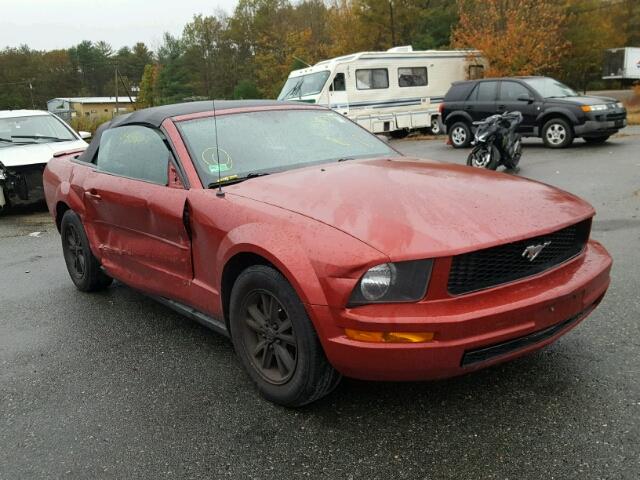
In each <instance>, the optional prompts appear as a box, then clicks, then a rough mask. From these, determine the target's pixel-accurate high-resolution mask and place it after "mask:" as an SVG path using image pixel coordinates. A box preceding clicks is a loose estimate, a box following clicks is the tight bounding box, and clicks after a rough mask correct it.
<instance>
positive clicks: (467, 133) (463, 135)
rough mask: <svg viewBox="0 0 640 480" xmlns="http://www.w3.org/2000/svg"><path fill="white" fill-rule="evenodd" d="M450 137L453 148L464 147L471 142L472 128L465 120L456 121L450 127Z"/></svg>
mask: <svg viewBox="0 0 640 480" xmlns="http://www.w3.org/2000/svg"><path fill="white" fill-rule="evenodd" d="M449 139H450V140H451V145H453V148H464V147H467V146H469V144H470V143H471V128H469V125H467V124H466V123H465V122H456V123H454V124H453V125H451V128H450V129H449Z"/></svg>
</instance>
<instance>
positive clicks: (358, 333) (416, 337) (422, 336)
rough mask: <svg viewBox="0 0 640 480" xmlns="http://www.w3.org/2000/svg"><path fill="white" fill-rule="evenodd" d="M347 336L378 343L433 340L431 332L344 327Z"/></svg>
mask: <svg viewBox="0 0 640 480" xmlns="http://www.w3.org/2000/svg"><path fill="white" fill-rule="evenodd" d="M345 333H346V334H347V337H349V338H350V339H352V340H359V341H361V342H379V343H420V342H430V341H432V340H433V337H434V334H433V332H369V331H366V330H355V329H353V328H347V329H345Z"/></svg>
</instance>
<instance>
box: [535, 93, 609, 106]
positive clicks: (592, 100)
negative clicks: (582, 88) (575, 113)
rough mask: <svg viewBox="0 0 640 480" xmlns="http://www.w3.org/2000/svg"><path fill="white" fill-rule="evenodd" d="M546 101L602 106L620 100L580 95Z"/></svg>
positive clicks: (547, 100)
mask: <svg viewBox="0 0 640 480" xmlns="http://www.w3.org/2000/svg"><path fill="white" fill-rule="evenodd" d="M545 101H546V102H550V103H562V104H571V105H602V104H603V103H616V102H617V101H618V100H616V99H615V98H611V97H590V96H582V95H580V96H575V97H562V98H547V99H545Z"/></svg>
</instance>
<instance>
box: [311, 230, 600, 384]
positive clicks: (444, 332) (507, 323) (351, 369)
mask: <svg viewBox="0 0 640 480" xmlns="http://www.w3.org/2000/svg"><path fill="white" fill-rule="evenodd" d="M610 269H611V258H610V256H609V255H608V253H607V252H606V250H605V249H604V247H602V246H601V245H600V244H599V243H597V242H594V241H590V242H589V243H588V244H587V247H586V249H585V251H584V252H583V253H582V254H581V255H580V256H579V257H577V258H575V259H573V260H570V261H569V262H567V263H565V264H563V265H561V266H559V267H556V268H555V269H553V270H550V271H547V272H544V273H542V274H540V275H537V276H534V277H530V278H527V279H523V280H520V281H517V282H514V283H510V284H506V285H502V286H499V287H495V288H491V289H487V290H483V291H480V292H476V293H472V294H468V295H461V296H459V297H455V298H453V297H451V298H446V299H441V300H436V301H423V302H420V303H413V304H395V305H369V306H365V307H358V308H353V309H338V308H332V307H328V306H319V305H308V306H307V308H308V309H309V313H310V314H311V316H312V318H313V320H314V324H315V325H316V328H317V330H318V333H319V336H320V339H321V341H322V344H323V347H324V350H325V353H326V355H327V358H328V359H329V361H330V362H331V364H332V365H333V366H334V367H335V368H336V369H337V370H338V371H339V372H340V373H342V374H343V375H345V376H348V377H354V378H360V379H366V380H389V381H395V380H430V379H438V378H447V377H452V376H456V375H461V374H464V373H467V372H470V371H473V370H477V369H480V368H484V367H486V366H489V365H493V364H495V363H499V362H502V361H506V360H510V359H513V358H516V357H518V356H521V355H524V354H527V353H530V352H532V351H535V350H538V349H540V348H542V347H544V346H545V345H548V344H549V343H551V342H553V341H555V340H556V339H557V338H559V337H560V336H561V335H563V334H564V333H566V332H567V331H569V330H570V329H571V328H573V327H574V326H575V325H577V324H578V323H579V322H580V321H581V320H582V319H584V318H585V317H586V316H587V315H588V314H589V313H590V312H591V311H592V310H593V309H594V308H595V306H596V305H597V304H598V303H599V302H600V300H601V299H602V297H603V295H604V294H605V292H606V290H607V287H608V285H609V272H610ZM345 328H356V329H360V330H370V331H407V332H410V331H414V332H424V331H431V332H435V338H434V341H432V342H428V343H369V342H362V341H356V340H351V339H349V338H347V337H346V336H345V334H344V329H345ZM487 352H488V353H487ZM470 358H471V359H472V361H469V359H470Z"/></svg>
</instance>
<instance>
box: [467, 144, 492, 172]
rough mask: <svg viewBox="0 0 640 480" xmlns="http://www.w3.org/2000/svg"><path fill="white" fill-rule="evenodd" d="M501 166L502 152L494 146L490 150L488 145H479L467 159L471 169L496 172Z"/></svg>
mask: <svg viewBox="0 0 640 480" xmlns="http://www.w3.org/2000/svg"><path fill="white" fill-rule="evenodd" d="M499 164H500V152H498V149H497V148H496V147H495V146H494V145H491V149H490V150H489V148H488V146H487V145H478V146H476V147H474V148H473V150H471V153H470V154H469V156H468V157H467V165H468V166H470V167H475V168H486V169H487V170H495V169H496V168H498V165H499Z"/></svg>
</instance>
